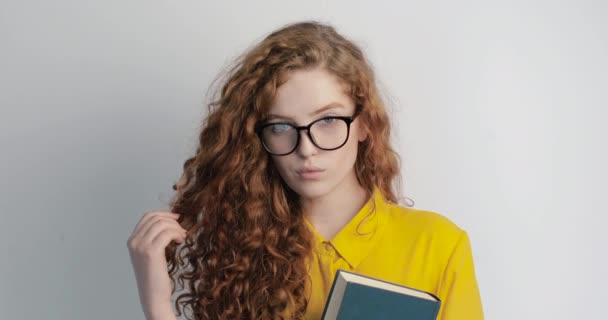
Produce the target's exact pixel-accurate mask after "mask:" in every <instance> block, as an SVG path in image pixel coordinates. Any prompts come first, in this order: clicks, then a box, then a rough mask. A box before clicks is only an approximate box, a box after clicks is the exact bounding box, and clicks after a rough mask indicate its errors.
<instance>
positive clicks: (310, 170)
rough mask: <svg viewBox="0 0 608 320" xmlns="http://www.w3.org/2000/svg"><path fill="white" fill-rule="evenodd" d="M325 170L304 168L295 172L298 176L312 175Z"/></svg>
mask: <svg viewBox="0 0 608 320" xmlns="http://www.w3.org/2000/svg"><path fill="white" fill-rule="evenodd" d="M323 171H325V170H323V169H321V168H317V167H305V168H301V169H298V170H296V172H297V173H298V174H302V173H313V172H323Z"/></svg>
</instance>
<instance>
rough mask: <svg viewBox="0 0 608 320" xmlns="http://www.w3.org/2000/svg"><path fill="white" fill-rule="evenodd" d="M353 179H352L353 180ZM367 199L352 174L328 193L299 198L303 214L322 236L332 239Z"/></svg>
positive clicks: (365, 193)
mask: <svg viewBox="0 0 608 320" xmlns="http://www.w3.org/2000/svg"><path fill="white" fill-rule="evenodd" d="M353 180H354V181H353ZM368 200H369V197H368V195H367V192H366V191H365V189H364V188H363V187H362V186H361V185H360V184H359V182H358V181H357V178H356V177H355V176H354V174H353V175H352V177H349V178H347V179H345V180H344V181H342V183H340V184H339V185H338V186H337V187H336V188H335V189H333V190H331V191H330V192H329V193H328V194H325V195H323V196H321V197H318V198H314V199H305V198H302V199H301V204H302V206H303V209H304V212H305V216H306V218H307V219H308V221H310V223H311V224H312V225H313V226H314V227H315V229H316V230H317V232H318V233H319V234H320V235H321V236H323V238H325V239H327V240H329V239H332V238H333V237H334V236H335V235H336V234H337V233H338V232H339V231H340V230H341V229H342V227H344V226H345V225H346V224H347V223H348V222H349V221H350V220H351V219H352V218H353V217H354V216H355V215H356V214H357V213H358V212H359V210H361V208H362V207H363V206H364V205H365V203H366V202H367V201H368Z"/></svg>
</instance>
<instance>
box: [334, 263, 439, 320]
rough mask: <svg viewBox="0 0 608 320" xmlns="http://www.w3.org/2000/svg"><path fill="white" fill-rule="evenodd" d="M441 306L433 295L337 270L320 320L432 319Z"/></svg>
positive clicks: (435, 317)
mask: <svg viewBox="0 0 608 320" xmlns="http://www.w3.org/2000/svg"><path fill="white" fill-rule="evenodd" d="M440 306H441V300H440V299H439V298H438V297H437V296H435V295H433V294H432V293H429V292H425V291H422V290H418V289H414V288H410V287H407V286H403V285H399V284H396V283H391V282H387V281H383V280H380V279H375V278H371V277H368V276H364V275H360V274H356V273H352V272H348V271H345V270H342V269H339V270H338V271H337V272H336V276H335V278H334V282H333V284H332V287H331V290H330V292H329V297H328V298H327V302H326V303H325V309H324V310H323V316H322V319H323V320H346V319H348V320H359V319H365V320H370V319H408V320H434V319H437V314H438V313H439V307H440Z"/></svg>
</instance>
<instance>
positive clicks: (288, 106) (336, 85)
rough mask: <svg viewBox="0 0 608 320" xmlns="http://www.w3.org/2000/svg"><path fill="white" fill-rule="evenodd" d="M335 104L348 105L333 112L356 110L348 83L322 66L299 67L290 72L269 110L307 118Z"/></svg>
mask: <svg viewBox="0 0 608 320" xmlns="http://www.w3.org/2000/svg"><path fill="white" fill-rule="evenodd" d="M332 103H335V104H338V105H342V106H344V108H335V109H332V111H337V112H339V113H348V112H351V111H353V110H354V103H353V101H352V99H351V98H350V97H349V96H348V95H347V86H346V85H345V84H344V83H343V82H342V81H340V79H339V78H338V77H336V76H335V75H333V74H332V73H329V72H328V71H326V70H325V69H322V68H315V69H309V70H296V71H292V72H290V73H289V74H288V75H287V77H286V82H285V83H283V84H282V85H281V86H280V87H279V88H278V89H277V93H276V96H275V98H274V100H273V101H272V103H271V105H270V108H269V110H268V113H269V114H274V115H280V116H284V117H289V118H292V119H302V120H306V119H309V116H310V114H312V113H313V112H315V111H317V110H318V109H320V108H322V107H325V106H327V105H329V104H332Z"/></svg>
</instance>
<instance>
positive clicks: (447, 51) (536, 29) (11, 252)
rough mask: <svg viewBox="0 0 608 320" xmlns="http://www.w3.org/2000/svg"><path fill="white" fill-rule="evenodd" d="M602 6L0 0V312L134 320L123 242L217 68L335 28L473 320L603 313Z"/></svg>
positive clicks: (160, 203)
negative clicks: (453, 247)
mask: <svg viewBox="0 0 608 320" xmlns="http://www.w3.org/2000/svg"><path fill="white" fill-rule="evenodd" d="M607 17H608V5H607V2H605V1H544V2H541V1H504V2H498V1H492V2H489V1H482V0H475V1H399V2H398V1H394V2H389V1H373V2H372V1H366V2H357V1H311V0H308V1H248V2H245V1H242V2H237V1H221V2H220V1H213V2H210V1H207V2H205V1H185V0H182V1H129V0H127V1H125V0H122V1H110V0H107V1H69V0H56V1H6V0H3V1H1V2H0V90H1V91H0V130H1V131H0V155H1V157H0V159H1V160H0V161H1V166H0V178H1V179H0V181H1V182H0V212H1V214H2V216H1V217H2V221H1V222H0V241H1V242H0V243H1V244H2V245H1V251H0V256H1V260H0V318H2V319H143V313H142V311H141V307H140V305H139V300H138V296H137V289H136V285H135V279H134V276H133V273H132V269H131V265H130V261H129V256H128V250H127V247H126V241H127V239H128V236H129V234H130V233H131V231H132V229H133V227H134V226H135V224H136V222H137V221H138V220H139V219H140V217H141V215H142V214H143V212H145V211H148V210H155V209H161V208H164V207H165V204H166V199H168V197H169V195H171V192H172V190H171V185H172V183H173V182H175V180H176V179H177V178H178V177H179V174H180V173H181V166H182V163H183V161H184V160H185V159H186V158H187V157H188V156H190V155H191V154H192V152H193V151H194V147H195V143H196V138H197V134H198V132H197V130H198V126H199V123H200V121H201V119H202V118H203V116H204V112H205V111H206V106H205V105H204V103H205V102H206V100H205V94H206V92H207V89H208V87H209V85H210V84H211V82H212V81H213V79H215V77H216V76H217V75H218V74H219V73H220V72H221V70H222V69H223V68H224V67H225V66H226V65H227V64H228V63H229V62H230V61H231V60H232V59H233V58H235V57H236V56H237V55H238V54H240V53H241V52H242V51H243V50H245V49H247V48H248V47H250V46H251V45H253V44H254V43H255V42H256V41H259V40H261V39H262V38H263V37H264V36H265V35H266V34H267V33H269V32H270V31H272V30H273V29H275V28H277V27H280V26H282V25H283V24H285V23H288V22H293V21H297V20H302V19H316V20H320V21H322V22H329V23H332V24H333V25H334V26H335V27H336V28H337V29H338V31H340V32H342V33H344V34H345V35H347V36H349V37H351V38H352V39H353V40H355V41H356V42H357V43H358V44H359V45H360V46H361V47H362V48H363V49H364V50H365V51H366V52H367V54H368V56H369V58H370V60H371V61H372V63H373V65H374V67H375V68H376V71H377V73H378V77H379V81H380V87H381V88H382V91H383V94H384V96H385V98H386V102H387V104H388V107H389V112H391V115H392V119H393V125H394V128H395V130H394V132H393V133H394V139H395V140H394V143H395V146H396V148H397V150H398V152H399V153H400V154H401V156H402V160H403V177H404V181H403V186H404V189H403V191H404V194H402V196H408V197H410V198H412V199H413V200H414V201H415V207H417V208H421V209H427V210H434V211H436V212H440V213H442V214H444V215H446V216H447V217H449V218H450V219H451V220H452V221H454V222H455V223H457V224H458V225H460V226H461V227H462V228H464V229H465V230H467V231H468V232H469V235H470V237H471V241H472V246H473V251H474V258H475V264H476V270H477V276H478V281H479V285H480V290H481V293H482V299H483V304H484V310H485V313H486V318H487V319H505V320H506V319H600V318H604V317H605V301H606V298H608V297H607V295H606V293H605V292H606V291H605V290H606V289H605V288H606V287H607V286H608V277H607V275H606V273H607V271H606V270H608V259H607V257H606V251H607V249H606V244H608V241H607V240H608V236H607V235H606V231H605V230H606V222H607V219H606V214H608V210H606V209H605V205H604V204H603V203H601V202H603V200H605V198H606V191H608V188H607V187H606V181H607V180H608V174H607V172H608V170H607V169H606V164H607V163H608V156H607V154H608V152H607V151H606V146H608V142H606V139H607V138H608V129H606V128H605V127H603V125H604V124H605V121H606V118H607V116H608V111H606V107H607V106H608V105H607V102H608V98H607V92H608V76H607V74H608V62H607V57H608V23H607V22H606V21H608V20H607V19H606V18H607Z"/></svg>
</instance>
